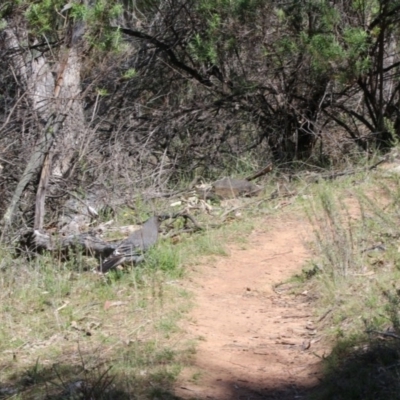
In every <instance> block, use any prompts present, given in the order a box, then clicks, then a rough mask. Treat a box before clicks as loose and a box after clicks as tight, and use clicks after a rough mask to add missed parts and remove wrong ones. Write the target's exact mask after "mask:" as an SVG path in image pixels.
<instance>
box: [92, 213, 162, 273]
mask: <svg viewBox="0 0 400 400" xmlns="http://www.w3.org/2000/svg"><path fill="white" fill-rule="evenodd" d="M163 219H166V217H164V216H157V215H155V216H153V217H151V218H149V219H148V220H147V221H146V222H144V223H143V225H142V227H141V228H140V229H139V230H137V231H135V232H133V233H132V235H130V236H129V237H128V238H127V239H125V240H123V241H122V242H121V243H120V244H119V245H118V246H117V247H116V248H115V250H114V251H113V253H112V254H111V256H110V257H108V258H107V259H106V260H105V261H104V262H103V263H102V264H100V265H99V267H98V271H99V272H102V273H103V274H104V273H106V272H108V271H109V270H110V269H113V268H116V267H118V266H119V265H121V264H124V263H128V262H135V263H137V262H139V261H142V260H143V254H144V252H145V251H146V250H148V249H149V248H150V247H151V246H153V245H154V244H156V242H157V240H158V230H159V228H160V222H161V221H162V220H163Z"/></svg>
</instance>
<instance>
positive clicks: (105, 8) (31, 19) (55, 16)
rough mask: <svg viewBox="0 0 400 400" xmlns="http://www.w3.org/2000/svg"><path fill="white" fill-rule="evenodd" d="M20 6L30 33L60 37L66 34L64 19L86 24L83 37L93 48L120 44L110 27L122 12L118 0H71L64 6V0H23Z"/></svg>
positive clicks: (101, 48) (119, 35)
mask: <svg viewBox="0 0 400 400" xmlns="http://www.w3.org/2000/svg"><path fill="white" fill-rule="evenodd" d="M23 5H24V7H25V9H26V11H25V17H26V21H27V23H28V26H29V29H30V32H31V34H33V35H38V36H41V35H46V36H50V37H54V38H56V37H60V36H61V37H62V36H63V35H66V34H67V29H66V28H67V24H66V23H65V22H66V21H68V20H69V19H70V20H71V22H75V21H84V22H85V23H86V34H85V36H86V39H87V40H88V42H89V43H90V44H91V45H92V46H94V47H95V48H97V49H99V50H101V51H107V50H110V49H112V50H118V48H119V46H120V42H121V34H120V32H119V31H118V30H115V29H111V28H110V25H111V24H112V21H113V20H114V19H115V18H117V17H118V16H120V15H121V14H122V12H123V11H124V8H123V5H122V4H121V3H120V2H119V1H118V0H112V1H108V0H97V1H95V2H94V3H93V5H85V4H80V3H77V2H71V3H68V4H67V6H66V2H65V1H64V0H43V1H40V2H36V1H33V0H25V1H24V2H23Z"/></svg>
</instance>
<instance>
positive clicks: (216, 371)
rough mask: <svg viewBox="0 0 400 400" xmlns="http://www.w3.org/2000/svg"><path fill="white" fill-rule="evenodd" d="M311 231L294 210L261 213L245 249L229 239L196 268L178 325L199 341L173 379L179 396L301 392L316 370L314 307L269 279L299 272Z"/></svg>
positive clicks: (234, 396) (284, 396) (230, 396)
mask: <svg viewBox="0 0 400 400" xmlns="http://www.w3.org/2000/svg"><path fill="white" fill-rule="evenodd" d="M310 238H311V228H310V226H309V224H308V223H307V222H305V221H304V219H301V218H300V217H299V216H294V215H293V214H291V213H289V212H286V213H285V214H284V215H280V216H279V217H274V218H273V219H271V218H267V217H266V218H265V228H264V227H263V226H261V227H259V228H258V229H257V230H255V231H253V233H252V234H251V235H250V237H249V240H248V243H249V244H248V245H247V246H246V249H245V250H242V249H240V248H239V246H237V245H235V246H231V247H230V249H229V250H230V256H229V257H226V258H220V259H218V260H217V261H216V262H215V263H214V264H213V265H203V266H200V267H198V268H197V269H196V272H195V273H194V276H193V282H192V284H191V285H190V287H189V289H190V290H191V291H193V292H194V294H195V302H196V307H195V308H194V309H193V311H192V312H191V315H190V319H189V322H188V323H187V326H185V330H186V332H187V336H188V338H194V339H198V338H200V341H199V342H198V347H197V353H196V356H195V362H194V365H193V366H192V367H190V368H187V369H186V370H185V371H183V373H182V374H181V377H180V380H179V382H178V384H177V387H176V395H177V396H178V397H180V398H183V399H218V400H227V399H261V398H262V399H269V398H270V399H295V398H305V396H306V390H307V388H308V387H311V386H313V385H314V384H315V383H316V382H317V377H318V371H319V359H318V357H316V356H315V354H313V353H314V352H317V353H319V351H317V350H318V332H316V330H315V329H314V328H315V327H314V325H313V312H312V310H311V309H310V306H309V301H308V297H307V295H306V294H304V295H300V296H293V295H292V294H290V291H289V290H284V287H285V286H282V287H281V288H278V290H277V291H274V290H273V286H274V285H275V284H277V283H280V282H282V281H285V280H286V279H288V278H290V277H291V276H293V274H295V273H297V272H300V271H301V268H302V266H303V263H304V261H306V259H307V258H309V257H310V253H309V251H308V250H307V248H306V245H305V241H306V240H307V239H310ZM279 289H282V290H279Z"/></svg>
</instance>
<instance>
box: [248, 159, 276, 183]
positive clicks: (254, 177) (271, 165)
mask: <svg viewBox="0 0 400 400" xmlns="http://www.w3.org/2000/svg"><path fill="white" fill-rule="evenodd" d="M272 168H273V164H272V163H271V164H268V165H267V166H266V167H265V168H263V169H262V170H260V171H258V172H256V173H255V174H253V175H250V176H248V177H247V178H245V180H246V181H249V182H250V181H252V180H254V179H257V178H259V177H260V176H263V175H265V174H267V173H268V172H271V171H272Z"/></svg>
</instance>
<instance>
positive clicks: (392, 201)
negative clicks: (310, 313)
mask: <svg viewBox="0 0 400 400" xmlns="http://www.w3.org/2000/svg"><path fill="white" fill-rule="evenodd" d="M313 190H314V193H313V201H311V202H310V203H309V204H308V205H307V206H306V209H307V213H308V215H309V218H310V220H311V221H312V223H313V225H314V227H315V237H316V240H315V243H314V251H315V254H316V257H315V259H314V260H313V261H312V263H311V264H310V266H309V268H308V271H305V273H304V274H303V279H304V280H305V281H306V284H307V285H308V286H309V289H310V291H312V292H313V293H314V294H315V296H316V297H317V301H316V305H317V307H318V308H317V313H318V317H320V318H322V322H321V326H320V329H321V330H322V331H323V332H324V334H325V337H326V339H327V341H329V342H330V343H331V344H332V345H333V351H332V353H331V354H330V355H329V356H328V357H327V358H326V359H325V360H324V365H325V368H326V371H325V372H326V374H325V379H324V380H323V381H322V383H321V384H320V385H319V387H318V388H317V389H316V391H315V393H314V396H313V398H315V399H327V398H335V399H398V398H400V395H399V393H400V392H399V389H400V384H399V382H400V380H399V379H398V377H399V375H400V314H399V312H400V308H399V305H400V225H399V222H400V202H399V199H400V198H399V193H400V180H399V177H398V176H397V175H389V174H387V173H384V172H382V171H376V172H373V173H368V174H362V175H359V176H354V177H352V178H351V179H343V180H341V181H338V182H335V183H320V184H319V185H315V187H314V188H313ZM307 272H308V273H307Z"/></svg>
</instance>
